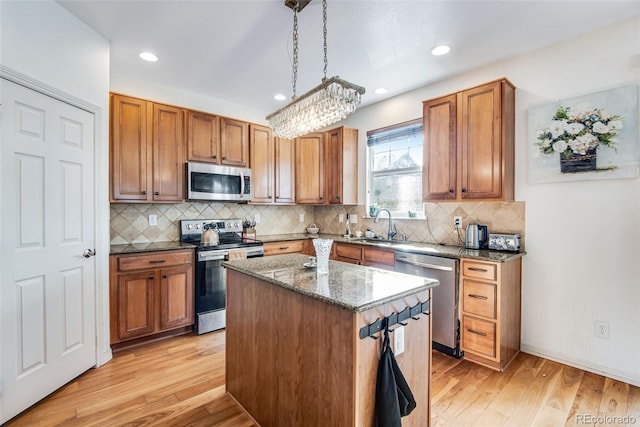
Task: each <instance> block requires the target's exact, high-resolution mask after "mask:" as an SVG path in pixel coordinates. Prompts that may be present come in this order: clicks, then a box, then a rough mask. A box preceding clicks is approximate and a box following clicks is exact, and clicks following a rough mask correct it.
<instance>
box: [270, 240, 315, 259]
mask: <svg viewBox="0 0 640 427" xmlns="http://www.w3.org/2000/svg"><path fill="white" fill-rule="evenodd" d="M306 242H308V239H300V240H284V241H278V242H265V244H264V255H265V256H269V255H281V254H291V253H305V250H306Z"/></svg>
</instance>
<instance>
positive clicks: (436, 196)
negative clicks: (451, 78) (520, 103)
mask: <svg viewBox="0 0 640 427" xmlns="http://www.w3.org/2000/svg"><path fill="white" fill-rule="evenodd" d="M423 132H424V150H423V153H424V170H423V186H422V188H423V199H424V200H425V201H447V200H457V201H462V200H476V201H481V200H513V197H514V161H515V159H514V137H515V87H514V86H513V85H512V84H511V83H510V82H509V81H508V80H506V79H501V80H497V81H495V82H490V83H487V84H484V85H482V86H478V87H475V88H471V89H467V90H464V91H461V92H458V93H456V94H452V95H448V96H444V97H441V98H437V99H433V100H429V101H424V102H423Z"/></svg>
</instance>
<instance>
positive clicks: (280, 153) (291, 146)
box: [275, 138, 296, 204]
mask: <svg viewBox="0 0 640 427" xmlns="http://www.w3.org/2000/svg"><path fill="white" fill-rule="evenodd" d="M295 147H296V146H295V141H294V140H293V139H283V138H276V139H275V174H276V175H275V176H276V178H275V186H276V200H275V202H276V203H283V204H292V203H295V202H296V176H295V173H296V150H295Z"/></svg>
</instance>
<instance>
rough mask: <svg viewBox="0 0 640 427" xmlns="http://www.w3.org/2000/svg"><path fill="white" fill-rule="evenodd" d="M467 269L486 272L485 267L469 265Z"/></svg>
mask: <svg viewBox="0 0 640 427" xmlns="http://www.w3.org/2000/svg"><path fill="white" fill-rule="evenodd" d="M469 270H471V271H482V272H483V273H486V272H487V269H486V268H478V267H469Z"/></svg>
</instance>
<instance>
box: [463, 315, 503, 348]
mask: <svg viewBox="0 0 640 427" xmlns="http://www.w3.org/2000/svg"><path fill="white" fill-rule="evenodd" d="M462 349H463V350H464V351H469V352H473V353H477V354H480V355H483V356H488V357H492V358H495V357H496V324H495V323H494V322H488V321H486V320H480V319H476V318H473V317H468V316H464V317H463V320H462Z"/></svg>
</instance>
